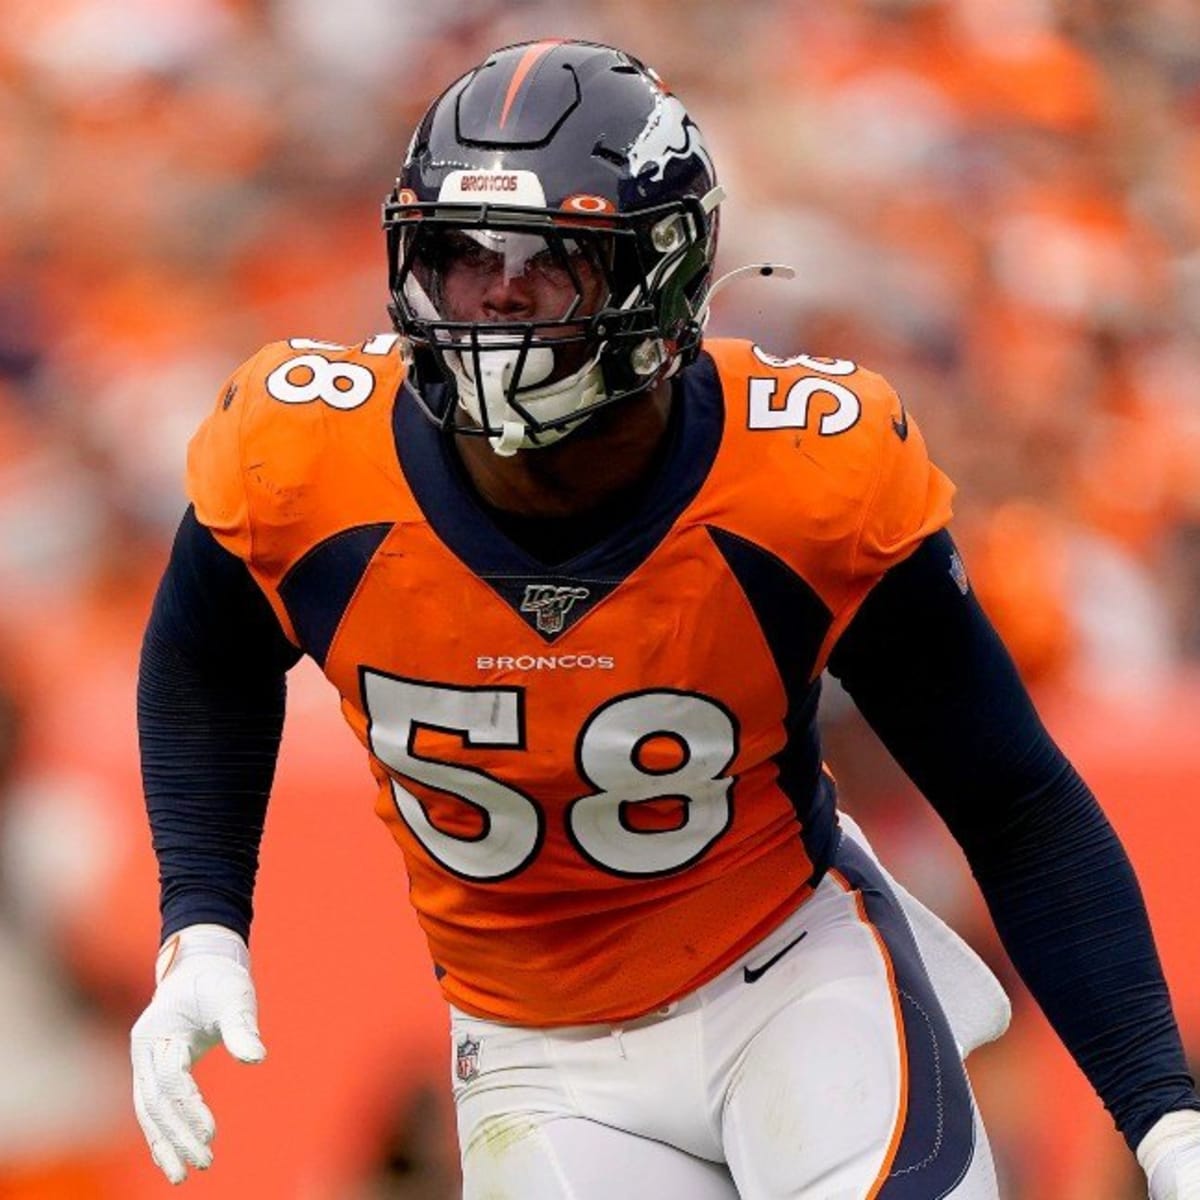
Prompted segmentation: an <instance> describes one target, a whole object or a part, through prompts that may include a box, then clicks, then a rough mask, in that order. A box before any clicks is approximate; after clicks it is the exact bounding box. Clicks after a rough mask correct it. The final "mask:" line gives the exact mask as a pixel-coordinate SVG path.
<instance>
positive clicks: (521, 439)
mask: <svg viewBox="0 0 1200 1200" xmlns="http://www.w3.org/2000/svg"><path fill="white" fill-rule="evenodd" d="M480 341H481V342H485V337H483V336H481V337H480ZM446 357H447V358H448V359H449V360H450V361H451V369H452V370H453V372H454V378H455V381H456V382H457V384H458V402H459V404H461V405H462V407H463V408H464V409H465V410H466V411H467V413H469V414H470V416H471V417H472V418H473V419H474V420H475V421H476V423H477V424H479V425H485V426H490V427H491V428H493V429H494V428H497V427H499V429H500V433H499V434H495V435H492V436H490V437H489V438H488V442H489V443H490V445H491V447H492V449H493V450H494V451H495V452H496V453H497V454H499V455H501V456H502V457H504V458H508V457H510V456H511V455H513V454H516V452H517V451H518V450H531V449H536V448H538V447H541V446H549V445H550V444H551V443H552V442H557V441H558V440H559V438H561V437H563V436H565V435H566V434H568V433H570V432H571V430H572V429H574V428H575V427H576V425H577V424H578V422H576V421H571V422H568V423H567V424H565V425H559V426H557V427H556V428H554V429H547V430H544V431H543V432H541V433H539V434H538V435H537V440H536V441H534V440H532V438H531V437H530V433H529V428H528V426H527V425H526V424H525V420H524V418H523V417H522V416H521V414H520V413H519V412H517V411H516V409H514V408H513V407H512V405H510V404H509V402H508V389H509V387H510V385H511V384H512V380H513V374H514V372H515V371H516V369H517V363H518V362H519V361H520V358H521V352H520V351H519V350H488V349H487V348H486V343H485V345H484V348H482V349H481V350H480V351H479V356H478V363H479V369H478V378H477V377H476V375H477V373H476V372H475V371H474V370H467V369H465V367H464V363H463V360H464V359H466V360H467V362H471V361H472V359H473V357H474V356H472V355H466V354H464V355H447V356H446ZM455 359H457V361H454V360H455ZM553 370H554V351H553V350H551V349H550V348H549V347H546V346H534V347H531V348H530V349H529V350H528V351H527V352H526V354H525V362H524V366H523V367H522V370H521V382H522V384H524V385H528V384H530V383H532V384H537V383H538V382H539V381H540V380H543V379H545V378H546V376H547V375H549V374H550V373H551V371H553ZM481 389H482V392H483V397H482V403H481V402H480V395H479V392H480V390H481ZM603 395H604V383H603V380H602V378H601V375H600V368H599V366H598V365H597V363H596V360H595V359H592V360H591V361H590V362H588V363H585V364H584V365H583V366H582V367H581V368H580V369H579V370H578V371H576V372H575V373H574V374H572V375H568V376H567V377H566V378H565V379H559V380H556V381H555V382H554V383H548V384H545V385H544V386H543V387H529V386H524V387H522V388H521V392H520V397H521V403H522V404H523V405H524V406H525V407H526V408H527V409H528V410H529V412H530V413H531V414H532V415H533V416H535V417H536V418H537V419H538V420H539V421H556V420H561V419H562V418H563V417H569V416H571V415H572V414H576V413H577V414H579V419H580V420H583V418H584V417H586V416H587V414H588V410H589V409H590V408H591V407H592V406H593V405H594V404H595V403H596V402H597V401H598V400H600V399H601V398H602V397H603ZM485 412H486V414H487V420H485V419H484V414H485Z"/></svg>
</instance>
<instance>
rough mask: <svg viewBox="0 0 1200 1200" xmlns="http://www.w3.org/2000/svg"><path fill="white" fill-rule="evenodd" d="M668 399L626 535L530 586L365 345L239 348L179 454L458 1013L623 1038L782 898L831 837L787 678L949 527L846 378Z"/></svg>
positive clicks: (746, 374)
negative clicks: (391, 857)
mask: <svg viewBox="0 0 1200 1200" xmlns="http://www.w3.org/2000/svg"><path fill="white" fill-rule="evenodd" d="M675 386H676V389H677V391H676V404H675V411H674V415H673V421H672V429H671V432H670V435H669V438H670V446H669V449H668V451H667V454H666V459H665V463H664V466H663V468H662V471H661V474H660V476H659V477H658V478H657V479H656V480H655V482H654V484H653V485H652V487H651V490H650V492H649V493H648V495H647V496H646V498H645V501H644V504H643V506H642V509H641V511H640V512H639V514H638V516H637V519H636V521H635V522H631V523H630V524H629V525H628V526H627V527H625V528H623V529H620V530H618V531H617V532H616V533H614V534H613V535H612V536H609V537H606V538H604V539H602V540H601V541H600V542H599V543H598V544H596V545H594V546H592V547H590V548H588V549H587V550H585V551H584V552H582V553H580V554H578V555H576V556H575V557H574V558H572V559H570V560H568V561H567V562H565V563H560V564H556V565H552V566H551V565H546V564H543V563H540V562H538V561H537V560H535V559H534V558H532V557H531V556H530V555H529V554H528V553H526V552H525V551H524V550H522V549H521V548H520V547H519V546H517V545H516V544H515V543H513V542H512V541H511V540H510V539H509V538H508V537H506V536H505V534H504V533H503V532H502V531H501V530H500V529H499V528H498V527H497V526H496V525H495V524H494V523H493V522H492V520H491V519H490V518H489V516H488V514H487V512H486V510H485V508H484V507H483V506H482V505H481V504H480V503H479V502H478V500H477V499H475V497H474V495H473V494H472V492H471V491H470V489H469V487H468V486H467V485H466V484H465V482H464V479H463V476H462V473H461V470H460V468H459V467H458V466H457V464H456V461H455V457H454V452H453V448H452V446H451V445H450V443H449V441H448V439H447V438H446V437H445V436H444V435H442V434H441V433H440V432H439V431H438V430H437V429H436V428H435V427H434V426H433V424H432V423H431V422H429V421H428V420H427V419H426V418H425V417H424V416H423V415H422V414H421V412H420V411H419V409H418V407H417V404H416V402H415V401H414V399H413V397H412V395H411V393H410V392H409V391H408V390H407V389H406V385H405V370H404V366H403V362H402V360H401V358H400V355H399V354H398V352H397V339H396V338H395V337H393V336H391V335H386V336H385V335H381V336H379V337H377V338H374V339H372V340H371V341H369V342H367V343H365V344H364V345H362V346H358V347H354V348H345V347H340V346H333V345H330V344H327V343H320V342H311V341H306V340H294V341H292V342H289V343H278V344H274V345H271V346H268V347H266V348H265V349H263V350H262V351H260V352H259V354H258V355H256V356H255V357H254V358H252V359H251V360H250V361H249V362H248V363H246V364H245V365H244V366H243V367H242V368H241V369H240V370H239V371H238V372H237V373H236V374H235V375H234V376H233V378H232V379H231V380H230V381H229V383H228V385H227V387H226V388H225V389H224V391H223V393H222V395H221V398H220V399H219V400H218V403H217V406H216V409H215V410H214V412H213V413H212V414H211V415H210V416H209V417H208V419H207V420H206V421H205V423H204V425H203V426H202V427H201V429H200V431H199V432H198V433H197V435H196V437H195V439H194V440H193V442H192V445H191V448H190V452H189V483H190V493H191V496H192V499H193V502H194V503H195V507H196V512H197V515H198V517H199V519H200V521H201V522H202V523H203V524H205V525H206V526H208V527H209V528H210V529H211V530H212V531H213V533H214V534H215V536H216V537H217V538H218V540H219V541H220V542H221V544H222V545H224V546H225V547H226V548H227V549H229V550H230V551H232V552H233V553H234V554H236V555H238V556H239V557H240V558H242V559H243V560H244V561H245V562H246V563H247V565H248V566H249V569H250V571H251V572H252V574H253V576H254V577H255V579H256V580H257V581H258V583H259V584H260V586H261V587H262V589H263V591H264V592H265V594H266V595H267V597H268V598H269V600H270V602H271V604H272V606H273V607H274V609H275V612H276V613H277V614H278V616H279V620H280V623H281V625H282V626H283V628H284V630H285V632H286V633H287V635H288V636H289V637H290V638H291V639H292V640H293V641H294V642H295V643H296V644H297V645H298V646H300V647H302V648H303V649H304V650H305V652H307V653H308V654H309V655H311V656H312V657H313V658H314V659H315V660H316V661H317V662H318V663H319V664H320V665H321V667H322V669H323V670H324V672H325V674H326V676H327V677H328V678H329V680H330V681H331V682H332V683H333V685H334V686H335V687H336V688H337V690H338V692H339V693H340V695H341V701H342V710H343V713H344V714H345V717H346V719H347V720H348V721H349V723H350V725H351V726H352V728H353V729H354V731H355V733H356V734H357V736H358V737H359V739H360V740H361V741H362V743H363V745H364V746H365V747H366V749H367V751H368V753H369V756H370V762H371V766H372V770H373V771H374V774H375V776H376V778H377V779H378V781H379V794H378V800H377V804H376V810H377V812H378V814H379V816H380V817H382V819H383V820H384V822H385V823H386V824H387V825H388V827H389V829H390V830H391V833H392V836H393V837H394V838H395V840H396V841H397V843H398V844H399V845H400V847H401V849H402V850H403V852H404V857H405V861H406V863H407V869H408V875H409V880H410V894H411V898H412V902H413V904H414V905H415V906H416V909H417V913H418V915H419V919H420V922H421V925H422V927H423V929H424V931H425V934H426V936H427V937H428V940H429V946H430V950H431V952H432V955H433V959H434V962H435V964H436V966H437V969H438V973H439V976H440V978H441V983H442V988H443V990H444V992H445V995H446V997H447V999H448V1000H449V1001H451V1002H452V1003H453V1004H455V1005H456V1006H458V1007H459V1008H461V1009H464V1010H465V1011H467V1012H470V1013H473V1014H476V1015H480V1016H485V1017H490V1018H493V1019H496V1020H501V1021H512V1022H518V1023H523V1024H536V1025H565V1024H576V1023H583V1022H593V1021H610V1022H617V1021H621V1020H624V1019H627V1018H630V1017H633V1016H637V1015H639V1014H643V1013H646V1012H648V1011H650V1010H653V1009H655V1008H657V1007H660V1006H662V1005H664V1004H666V1003H668V1002H670V1001H671V1000H673V999H675V998H677V997H679V996H681V995H683V994H685V993H687V992H689V991H691V990H692V989H694V988H696V987H697V986H699V985H700V984H703V983H705V982H706V981H707V980H709V979H711V978H713V977H714V976H716V975H717V974H718V973H719V972H720V971H722V970H723V969H724V968H725V967H727V966H728V965H729V964H730V963H732V962H733V961H735V959H737V958H738V957H739V956H741V955H742V954H743V953H744V952H745V951H747V950H748V949H749V948H750V947H751V946H752V945H753V944H754V943H755V942H757V941H758V940H759V939H761V938H762V937H763V936H764V935H765V934H766V933H767V932H768V931H769V930H771V929H772V928H773V927H774V926H775V925H777V924H778V923H779V922H780V921H781V920H783V919H784V917H786V916H787V915H788V914H789V913H790V912H792V911H793V910H794V909H795V908H796V906H797V905H798V904H800V903H802V902H803V901H804V899H805V898H806V897H807V896H808V895H809V894H810V892H811V887H812V883H813V881H814V879H815V878H816V877H818V876H819V874H820V872H821V871H822V870H823V869H824V867H825V865H826V864H827V861H828V857H829V854H830V851H831V847H832V845H833V843H834V839H835V837H836V815H835V811H834V789H833V784H832V781H831V780H830V778H829V775H828V773H827V772H826V771H824V769H823V766H822V763H821V758H820V747H819V740H818V737H817V732H816V706H817V693H818V677H819V675H820V672H821V670H822V668H823V666H824V664H825V662H826V660H827V658H828V656H829V653H830V651H831V649H832V647H833V645H834V643H835V642H836V640H837V638H838V636H839V635H840V634H841V632H842V631H843V630H844V629H845V627H846V625H847V623H848V622H849V621H850V619H851V618H852V616H853V615H854V613H855V612H856V611H857V610H858V608H859V606H860V605H861V604H862V602H863V600H864V598H865V597H866V595H867V594H868V592H869V591H870V589H871V588H872V586H873V585H874V584H875V583H876V582H877V581H878V580H879V578H880V577H881V575H882V574H883V573H884V572H885V571H886V570H887V569H888V567H889V566H891V565H892V564H894V563H896V562H898V561H900V560H901V559H903V558H904V557H905V556H906V555H908V554H909V553H910V552H911V551H912V550H913V549H914V548H915V547H916V546H917V544H918V543H919V542H920V541H921V540H922V539H924V538H925V537H926V536H928V535H929V534H930V533H931V532H933V531H934V530H936V529H937V528H939V527H941V526H942V525H944V524H945V523H946V522H947V521H948V520H949V517H950V498H951V495H952V492H953V487H952V485H951V484H950V482H949V481H948V480H947V479H946V477H945V476H944V475H942V474H941V473H940V472H939V471H938V470H937V469H936V468H935V467H934V466H932V465H931V463H930V462H929V459H928V458H927V456H926V452H925V446H924V443H923V442H922V439H921V435H920V433H919V431H918V430H917V427H916V425H915V423H914V421H913V419H912V417H911V416H909V415H908V414H907V413H906V412H905V410H904V408H903V407H902V405H901V404H900V401H899V400H898V399H897V398H896V396H895V394H894V393H893V392H892V390H891V389H890V388H889V387H888V386H887V384H886V383H885V382H884V381H883V380H882V379H880V378H879V377H878V376H877V375H873V374H871V373H870V372H867V371H864V370H861V369H859V368H857V367H855V366H854V364H852V363H849V362H845V361H843V360H836V359H820V358H810V357H807V356H803V355H802V356H799V357H797V358H792V359H778V358H775V357H773V356H770V355H767V354H765V353H764V352H762V351H761V350H759V349H758V348H757V347H755V346H753V345H751V344H750V343H748V342H742V341H724V340H714V341H709V342H706V343H705V352H704V353H703V354H702V355H701V357H700V359H699V360H698V361H697V362H696V363H695V364H694V365H693V366H691V367H690V368H689V369H688V370H687V371H685V372H684V373H683V374H682V375H681V376H680V377H679V379H678V380H677V381H676V384H675ZM331 819H332V813H331ZM317 836H319V833H318V834H317Z"/></svg>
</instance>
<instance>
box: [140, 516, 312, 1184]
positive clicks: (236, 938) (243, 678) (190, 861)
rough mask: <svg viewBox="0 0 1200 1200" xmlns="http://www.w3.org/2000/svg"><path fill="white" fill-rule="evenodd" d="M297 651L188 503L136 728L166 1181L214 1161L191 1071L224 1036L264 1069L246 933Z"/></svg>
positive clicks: (152, 1088) (151, 1098) (148, 1103)
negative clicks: (153, 916) (156, 934)
mask: <svg viewBox="0 0 1200 1200" xmlns="http://www.w3.org/2000/svg"><path fill="white" fill-rule="evenodd" d="M298 658H299V651H297V650H296V648H295V647H294V646H293V645H292V644H291V643H290V642H289V641H288V640H287V638H286V637H285V636H284V634H283V632H282V630H281V629H280V627H279V624H278V621H277V620H276V618H275V615H274V612H273V610H272V609H271V606H270V604H269V603H268V602H267V600H266V598H265V596H264V595H263V593H262V592H261V590H260V589H259V588H258V585H257V584H256V583H255V582H254V580H253V578H252V577H251V575H250V573H249V571H248V569H247V567H246V565H245V564H244V563H243V562H242V561H241V560H240V559H239V558H237V557H235V556H234V555H233V554H231V553H230V552H229V551H227V550H225V549H224V548H223V547H222V546H220V545H219V544H218V543H217V541H216V540H215V539H214V537H213V536H212V534H211V533H210V532H209V531H208V530H207V529H205V528H204V527H203V526H202V525H200V523H199V522H198V521H197V520H196V518H195V515H194V513H193V512H192V510H191V509H189V510H188V512H187V514H186V515H185V516H184V519H183V521H182V523H181V525H180V527H179V531H178V533H177V535H176V539H175V544H174V547H173V549H172V553H171V558H170V562H169V564H168V566H167V569H166V572H165V574H164V576H163V579H162V582H161V584H160V585H159V589H158V593H157V595H156V596H155V600H154V606H153V609H152V612H151V615H150V620H149V623H148V626H147V629H146V634H145V639H144V642H143V646H142V657H141V664H140V670H139V678H138V730H139V740H140V745H141V758H142V777H143V786H144V790H145V796H146V806H147V812H148V815H149V819H150V827H151V833H152V838H153V842H154V849H155V853H156V855H157V857H158V862H159V876H160V884H161V894H160V896H161V909H162V922H163V924H162V934H163V945H162V949H161V951H160V954H159V959H158V966H157V970H156V979H157V984H158V987H157V990H156V992H155V995H154V998H153V1000H152V1001H151V1003H150V1005H149V1007H148V1008H147V1009H146V1011H145V1012H144V1013H143V1014H142V1016H141V1017H140V1018H139V1019H138V1022H137V1024H136V1025H135V1026H134V1029H133V1035H132V1056H133V1067H134V1101H135V1107H136V1110H137V1115H138V1119H139V1121H140V1123H141V1125H142V1129H143V1132H144V1133H145V1135H146V1138H147V1141H148V1142H149V1143H150V1149H151V1153H152V1154H153V1156H154V1159H155V1161H156V1162H157V1163H158V1165H159V1166H160V1167H161V1168H162V1170H163V1172H164V1173H165V1174H166V1176H167V1178H168V1179H170V1180H171V1182H173V1183H178V1182H181V1181H182V1180H183V1178H184V1176H185V1175H186V1169H187V1166H188V1165H191V1166H196V1167H207V1166H208V1165H209V1163H210V1162H211V1152H210V1151H209V1149H208V1142H209V1141H210V1140H211V1138H212V1135H213V1129H214V1126H213V1120H212V1116H211V1114H210V1113H209V1111H208V1109H207V1108H206V1107H205V1105H204V1103H203V1101H202V1100H201V1098H200V1096H199V1093H198V1091H197V1089H196V1085H195V1083H194V1082H193V1081H192V1078H191V1075H190V1073H189V1070H188V1068H189V1067H190V1065H191V1063H192V1062H194V1061H195V1060H196V1059H197V1058H198V1057H199V1056H200V1055H201V1054H203V1053H204V1052H205V1051H206V1050H208V1049H209V1048H210V1047H211V1046H213V1045H215V1044H216V1043H217V1042H218V1041H223V1042H224V1044H225V1045H226V1047H227V1048H228V1049H229V1051H230V1053H232V1054H233V1055H234V1056H235V1057H238V1058H240V1059H242V1060H243V1061H248V1062H253V1061H258V1060H259V1059H261V1058H262V1057H263V1054H264V1053H265V1051H264V1050H263V1047H262V1043H261V1041H260V1040H259V1037H258V1032H257V1018H256V1003H255V996H254V988H253V984H252V983H251V980H250V974H249V954H248V951H247V949H246V938H247V936H248V934H249V928H250V920H251V915H252V896H253V890H254V878H255V873H256V869H257V864H258V846H259V840H260V837H261V835H262V828H263V820H264V817H265V814H266V807H267V797H268V794H269V792H270V788H271V782H272V779H273V776H274V770H275V761H276V756H277V753H278V749H279V741H280V735H281V732H282V727H283V715H284V699H285V678H284V676H285V672H286V670H287V669H288V668H289V667H290V666H292V665H293V664H294V663H295V662H296V660H297V659H298Z"/></svg>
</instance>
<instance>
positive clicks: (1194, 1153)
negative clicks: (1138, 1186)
mask: <svg viewBox="0 0 1200 1200" xmlns="http://www.w3.org/2000/svg"><path fill="white" fill-rule="evenodd" d="M1137 1160H1138V1162H1139V1163H1141V1164H1142V1170H1143V1171H1145V1172H1146V1178H1147V1180H1149V1182H1150V1200H1200V1112H1195V1111H1192V1110H1186V1111H1180V1112H1171V1113H1167V1115H1166V1116H1164V1117H1160V1118H1159V1119H1158V1120H1157V1121H1156V1122H1155V1123H1154V1125H1152V1126H1151V1127H1150V1132H1149V1133H1148V1134H1146V1136H1145V1137H1144V1138H1142V1140H1141V1141H1140V1142H1139V1143H1138V1148H1137Z"/></svg>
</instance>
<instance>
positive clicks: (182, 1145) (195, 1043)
mask: <svg viewBox="0 0 1200 1200" xmlns="http://www.w3.org/2000/svg"><path fill="white" fill-rule="evenodd" d="M154 977H155V980H156V981H157V984H158V987H157V988H156V990H155V992H154V998H153V999H152V1000H151V1001H150V1003H149V1005H148V1006H147V1008H146V1011H145V1012H144V1013H142V1015H141V1016H140V1017H138V1019H137V1022H136V1024H135V1025H134V1027H133V1033H132V1036H131V1038H130V1051H131V1055H132V1058H133V1106H134V1111H135V1112H136V1113H137V1119H138V1124H140V1125H141V1127H142V1133H144V1134H145V1135H146V1141H147V1142H148V1143H149V1144H150V1153H151V1155H152V1156H153V1158H154V1161H155V1162H156V1163H157V1164H158V1166H159V1167H160V1168H161V1169H162V1172H163V1174H164V1175H166V1177H167V1179H169V1180H170V1181H171V1183H182V1182H183V1181H184V1179H185V1178H186V1176H187V1169H188V1166H193V1167H198V1168H199V1169H200V1170H205V1169H206V1168H207V1167H209V1166H210V1165H211V1164H212V1150H211V1149H209V1142H211V1141H212V1138H213V1134H214V1133H215V1132H216V1125H215V1123H214V1122H213V1117H212V1113H211V1112H209V1110H208V1106H207V1105H206V1104H205V1103H204V1101H203V1100H202V1099H201V1097H200V1091H199V1089H198V1088H197V1087H196V1082H195V1080H194V1079H193V1078H192V1073H191V1066H192V1063H194V1062H195V1061H196V1060H197V1059H198V1058H200V1057H201V1055H203V1054H204V1053H205V1052H206V1051H208V1050H210V1049H211V1048H212V1047H213V1046H215V1045H216V1044H217V1043H218V1042H224V1043H225V1049H226V1050H228V1051H229V1053H230V1054H232V1055H233V1057H234V1058H236V1059H239V1060H240V1061H242V1062H248V1063H256V1062H262V1060H263V1059H264V1058H265V1057H266V1053H267V1051H266V1048H265V1047H264V1046H263V1044H262V1040H261V1038H260V1037H259V1035H258V1003H257V1000H256V999H255V995H254V984H253V982H252V981H251V979H250V952H249V950H248V949H247V948H246V943H245V942H244V941H242V939H241V938H240V937H239V936H238V935H237V934H236V933H234V932H233V931H232V930H231V929H226V928H225V927H224V926H222V925H189V926H188V927H187V928H186V929H181V930H180V931H179V932H178V933H176V934H173V935H172V936H171V937H169V938H168V939H167V940H166V941H165V942H164V943H163V946H162V949H161V950H160V951H159V953H158V961H157V963H156V965H155V972H154Z"/></svg>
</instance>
